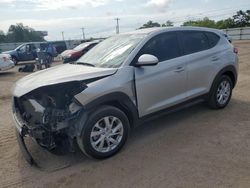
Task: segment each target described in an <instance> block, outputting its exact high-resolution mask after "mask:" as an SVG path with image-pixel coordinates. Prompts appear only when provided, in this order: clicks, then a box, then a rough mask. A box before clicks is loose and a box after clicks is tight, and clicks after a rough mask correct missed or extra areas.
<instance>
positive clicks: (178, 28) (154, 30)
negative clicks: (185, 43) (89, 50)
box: [121, 26, 222, 35]
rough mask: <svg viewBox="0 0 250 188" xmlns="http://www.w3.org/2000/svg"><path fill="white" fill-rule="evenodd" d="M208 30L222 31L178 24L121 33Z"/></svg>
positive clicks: (146, 33)
mask: <svg viewBox="0 0 250 188" xmlns="http://www.w3.org/2000/svg"><path fill="white" fill-rule="evenodd" d="M186 30H189V31H210V32H216V33H221V32H222V31H220V30H218V29H211V28H206V27H191V26H180V27H153V28H147V29H138V30H135V31H131V32H127V33H122V34H121V35H126V34H145V35H149V34H152V33H158V32H164V31H186Z"/></svg>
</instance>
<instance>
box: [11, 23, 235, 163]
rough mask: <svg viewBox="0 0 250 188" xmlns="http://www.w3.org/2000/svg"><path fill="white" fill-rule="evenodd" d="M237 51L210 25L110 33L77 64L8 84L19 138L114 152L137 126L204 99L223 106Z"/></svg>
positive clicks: (56, 147) (96, 153)
mask: <svg viewBox="0 0 250 188" xmlns="http://www.w3.org/2000/svg"><path fill="white" fill-rule="evenodd" d="M237 72H238V57H237V50H236V49H235V48H234V47H233V46H232V44H231V43H230V42H229V41H228V39H227V38H226V37H225V35H224V34H223V33H222V32H221V31H219V30H214V29H207V28H194V27H179V28H153V29H146V30H137V31H134V32H131V33H125V34H121V35H116V36H114V37H110V38H108V39H106V40H105V41H103V42H101V43H100V44H98V45H97V46H96V47H94V48H93V49H92V50H90V51H89V52H88V53H87V54H85V55H84V56H82V57H81V58H80V59H79V60H78V61H77V62H75V63H72V64H65V65H60V66H56V67H53V68H50V69H48V70H44V71H39V72H36V73H34V74H31V75H29V76H26V77H24V78H22V79H21V80H19V81H18V82H17V83H16V85H15V87H14V89H13V117H14V120H15V123H16V127H17V130H18V134H17V138H18V141H19V143H20V146H21V148H22V151H23V153H24V154H25V156H26V159H27V160H28V161H29V162H33V159H32V157H31V156H30V154H29V153H28V151H27V148H26V145H25V142H24V138H25V137H26V136H30V137H32V138H34V140H35V141H36V142H37V143H38V144H39V145H40V146H42V147H43V148H46V149H47V150H49V151H51V152H55V151H65V150H66V149H68V150H70V151H75V149H76V148H75V147H76V146H77V145H78V146H79V147H80V149H81V150H82V151H83V152H84V153H85V154H86V155H88V156H91V157H94V158H98V159H102V158H107V157H110V156H112V155H114V154H116V153H117V152H118V151H119V150H120V149H121V148H122V147H123V146H124V144H125V142H126V140H127V138H128V135H129V132H130V130H131V129H132V128H134V127H135V126H136V125H139V124H141V123H142V122H144V121H145V120H147V119H149V118H151V117H154V116H155V115H159V114H162V113H163V114H165V113H168V112H170V111H173V110H174V109H179V108H180V107H183V106H187V104H194V103H196V102H197V101H207V103H208V104H209V106H210V107H212V108H214V109H221V108H224V107H225V106H227V104H228V102H229V101H230V98H231V94H232V89H233V88H234V86H235V84H236V81H237Z"/></svg>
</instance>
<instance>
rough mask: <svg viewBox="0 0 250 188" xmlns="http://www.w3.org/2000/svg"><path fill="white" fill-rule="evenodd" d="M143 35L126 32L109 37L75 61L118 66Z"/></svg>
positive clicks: (107, 66)
mask: <svg viewBox="0 0 250 188" xmlns="http://www.w3.org/2000/svg"><path fill="white" fill-rule="evenodd" d="M144 36H145V35H142V34H127V35H117V36H114V37H110V38H108V39H106V40H104V41H103V42H101V43H100V44H98V45H97V46H95V47H94V48H92V49H91V50H90V51H89V52H88V53H86V54H85V55H84V56H82V57H81V58H80V59H79V60H78V61H77V62H76V63H77V64H90V65H93V66H95V67H105V68H116V67H119V66H121V64H122V63H123V62H124V61H125V59H126V58H127V57H128V55H129V54H130V53H131V52H132V51H133V49H134V48H135V47H136V46H137V45H138V44H139V42H140V41H141V40H142V39H143V37H144Z"/></svg>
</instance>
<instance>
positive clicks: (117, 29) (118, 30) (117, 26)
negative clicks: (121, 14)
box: [115, 18, 120, 34]
mask: <svg viewBox="0 0 250 188" xmlns="http://www.w3.org/2000/svg"><path fill="white" fill-rule="evenodd" d="M115 20H116V34H119V32H120V28H119V20H120V18H115Z"/></svg>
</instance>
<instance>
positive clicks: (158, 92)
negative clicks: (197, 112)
mask: <svg viewBox="0 0 250 188" xmlns="http://www.w3.org/2000/svg"><path fill="white" fill-rule="evenodd" d="M142 54H151V55H154V56H156V57H157V58H158V59H159V64H158V65H155V66H144V67H135V85H136V93H137V102H138V109H139V115H140V117H142V116H145V115H147V114H150V113H153V112H157V111H159V110H162V109H164V108H167V107H170V106H173V105H175V104H178V103H180V102H183V101H184V100H185V99H186V81H187V79H186V77H187V72H186V62H185V60H184V59H183V58H182V57H180V56H181V52H180V48H179V43H178V39H177V34H176V33H175V32H167V33H164V34H159V35H157V36H155V37H153V38H152V39H150V40H149V41H148V42H147V43H146V44H145V45H144V47H143V48H142V49H141V51H140V52H139V53H138V54H137V56H136V58H135V60H134V62H137V61H138V58H139V57H140V56H141V55H142Z"/></svg>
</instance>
